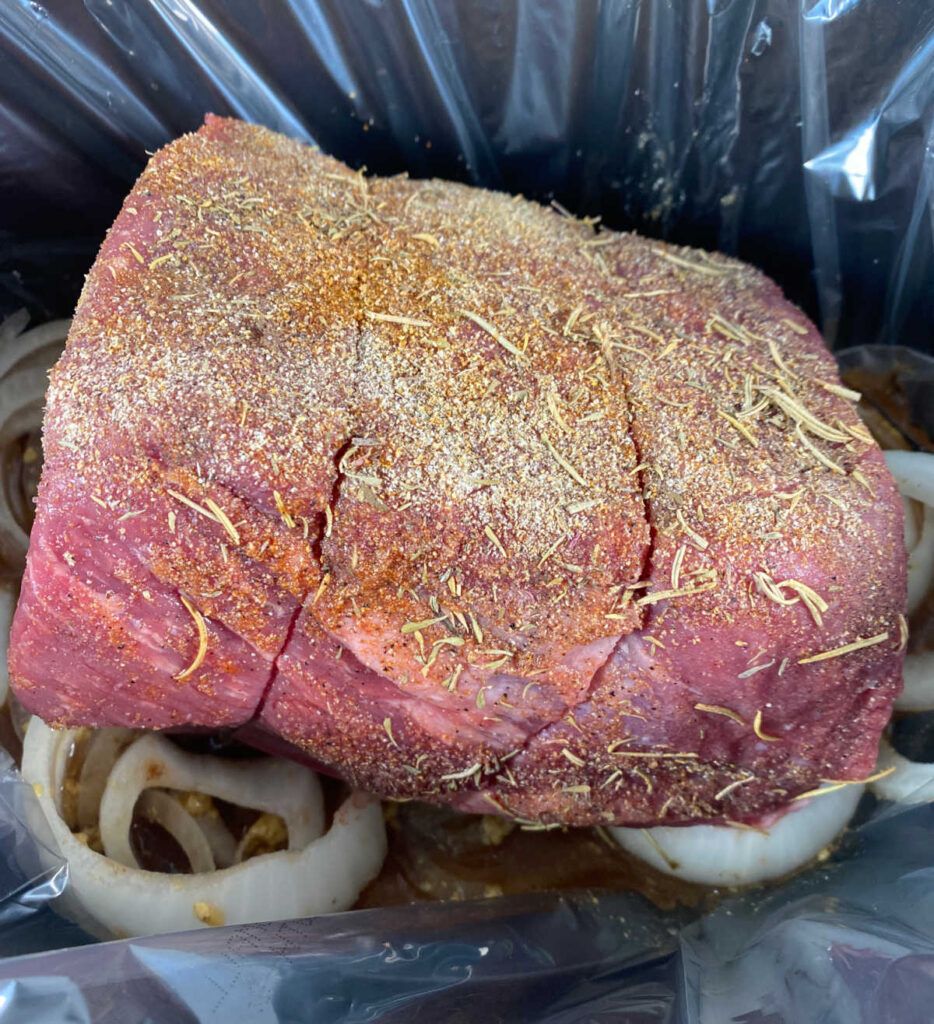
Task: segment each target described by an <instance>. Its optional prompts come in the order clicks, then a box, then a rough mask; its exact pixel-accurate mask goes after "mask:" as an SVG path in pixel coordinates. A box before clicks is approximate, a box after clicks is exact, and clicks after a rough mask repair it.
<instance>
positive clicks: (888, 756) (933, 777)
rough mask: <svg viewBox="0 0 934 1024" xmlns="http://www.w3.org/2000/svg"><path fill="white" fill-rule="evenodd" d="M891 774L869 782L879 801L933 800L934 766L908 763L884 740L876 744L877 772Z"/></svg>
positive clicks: (921, 802)
mask: <svg viewBox="0 0 934 1024" xmlns="http://www.w3.org/2000/svg"><path fill="white" fill-rule="evenodd" d="M888 768H893V769H894V771H892V772H889V774H888V775H883V776H882V777H881V778H879V779H876V780H875V781H874V782H873V783H872V791H873V792H874V793H875V794H876V796H878V797H880V798H881V799H882V800H893V801H895V802H896V803H900V804H926V803H929V802H930V801H931V800H934V764H925V763H924V762H922V761H909V760H908V758H907V757H903V756H902V755H901V754H899V753H898V751H897V750H895V748H894V747H893V746H892V744H891V743H889V741H888V740H886V739H884V738H883V740H882V742H881V743H880V744H879V762H878V764H877V765H876V769H877V772H884V771H885V770H886V769H888Z"/></svg>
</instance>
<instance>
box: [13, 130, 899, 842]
mask: <svg viewBox="0 0 934 1024" xmlns="http://www.w3.org/2000/svg"><path fill="white" fill-rule="evenodd" d="M44 449H45V453H46V465H45V469H44V473H43V479H42V484H41V488H40V493H39V501H38V510H37V517H36V525H35V527H34V531H33V536H32V546H31V551H30V556H29V563H28V568H27V574H26V579H25V582H24V587H23V595H22V598H21V602H20V606H19V609H18V611H17V615H16V619H15V623H14V630H13V639H12V645H11V655H10V666H11V674H12V679H13V685H14V687H15V689H16V692H17V695H18V696H19V697H20V699H21V700H22V701H23V703H24V704H25V705H26V706H27V707H28V708H29V709H30V710H32V711H34V712H35V713H37V714H39V715H41V716H42V717H43V718H45V719H46V720H47V721H51V722H54V723H61V724H68V725H94V726H99V725H113V724H126V725H131V726H137V727H144V728H154V729H158V728H168V727H174V726H202V727H209V728H218V727H238V726H239V727H244V735H249V736H253V737H254V738H259V739H260V740H262V737H263V734H266V735H267V736H270V738H271V735H270V734H277V735H278V736H280V737H282V738H284V739H285V740H286V741H288V743H290V744H292V745H293V746H294V747H296V748H300V749H301V750H302V752H303V755H304V756H307V757H310V758H311V759H312V760H314V761H315V762H316V763H318V764H320V765H321V766H322V767H324V768H325V769H327V770H329V771H332V772H334V773H335V774H338V775H340V776H342V777H344V778H346V779H348V780H349V781H351V782H353V783H354V784H356V785H359V786H361V787H363V788H366V789H369V790H372V791H374V792H377V793H380V794H383V795H386V796H390V797H395V798H400V799H405V798H412V797H415V798H420V799H428V800H433V801H437V802H443V803H450V804H453V805H455V806H457V807H460V808H463V809H467V810H474V811H481V812H486V813H490V812H498V813H503V814H508V815H512V816H514V817H516V818H519V819H521V820H523V821H526V822H531V823H542V824H548V823H552V822H566V823H570V824H590V823H600V822H618V823H623V824H643V823H654V822H660V821H664V822H667V823H678V822H690V821H700V820H706V821H724V820H727V821H730V820H735V821H754V820H758V819H761V818H762V817H763V815H767V814H768V813H769V812H770V811H771V810H773V809H774V808H776V807H777V806H779V805H781V804H783V803H785V802H787V800H788V799H789V798H790V797H792V796H794V795H796V794H798V793H801V792H804V791H806V790H808V789H811V788H813V787H815V786H816V785H819V783H820V780H821V779H827V778H831V779H838V778H839V779H856V778H860V777H862V776H864V775H865V774H867V773H868V772H869V771H870V770H871V768H872V765H873V763H874V758H875V749H876V745H877V741H878V736H879V733H880V731H881V729H882V727H883V725H884V723H885V722H886V720H887V718H888V716H889V713H890V710H891V704H892V700H893V698H894V696H895V695H896V693H897V691H898V687H899V685H900V671H901V652H902V649H903V646H904V635H903V630H904V619H903V617H902V614H901V613H902V612H903V611H904V599H905V552H904V546H903V541H902V525H901V523H902V517H901V508H900V502H899V499H898V496H897V494H896V492H895V489H894V485H893V483H892V480H891V478H890V477H889V475H888V473H887V471H886V469H885V465H884V462H883V459H882V456H881V453H880V452H879V450H878V448H877V447H876V446H875V444H874V443H873V442H872V440H871V438H870V437H869V436H868V434H867V433H866V431H865V429H864V428H863V427H862V426H861V424H860V421H859V419H858V418H857V416H856V414H855V411H854V406H853V401H852V395H851V394H849V393H847V392H846V391H845V389H842V388H841V387H840V384H839V380H838V378H837V374H836V368H835V365H834V361H833V359H832V357H831V356H830V354H829V353H828V352H827V351H826V350H825V349H824V347H823V345H822V342H821V340H820V337H819V335H818V334H817V332H816V330H815V329H814V327H813V326H812V325H811V324H810V323H809V322H808V321H807V320H806V319H805V317H804V316H803V315H802V314H801V313H800V311H799V310H797V309H796V308H795V307H794V306H792V305H790V304H789V303H788V302H786V301H785V300H784V298H783V297H782V296H781V294H780V292H779V290H778V289H777V287H776V286H775V285H774V284H773V283H771V282H770V281H769V280H767V279H766V278H764V277H763V276H762V275H761V274H760V273H758V272H757V271H755V270H753V269H752V268H750V267H748V266H746V265H744V264H742V263H739V262H737V261H735V260H730V259H727V258H726V257H723V256H719V255H717V256H712V255H709V254H707V253H702V252H698V251H693V250H688V249H678V248H674V247H672V246H669V245H666V244H664V243H661V242H653V241H648V240H646V239H642V238H639V237H637V236H634V235H625V234H617V233H614V232H609V231H600V232H597V231H596V230H595V229H594V227H593V226H592V225H590V224H587V223H584V222H580V221H575V220H571V219H568V218H564V217H562V216H560V215H559V214H557V213H555V212H554V211H551V210H548V209H543V208H541V207H539V206H537V205H536V204H534V203H530V202H527V201H525V200H523V199H521V198H514V197H510V196H506V195H501V194H498V193H493V192H486V191H482V190H479V189H474V188H470V187H467V186H463V185H456V184H451V183H447V182H438V181H410V180H408V179H406V178H391V179H374V178H366V177H364V176H362V175H361V174H356V173H354V172H352V171H350V170H349V169H347V168H346V167H344V166H343V165H341V164H340V163H338V162H336V161H334V160H331V159H329V158H328V157H325V156H322V155H321V154H319V153H317V152H315V151H313V150H310V149H307V148H305V147H302V146H300V145H298V144H297V143H294V142H291V141H290V140H288V139H285V138H284V137H282V136H279V135H276V134H274V133H272V132H269V131H267V130H265V129H262V128H258V127H254V126H250V125H246V124H243V123H240V122H237V121H231V120H223V119H219V118H213V117H210V118H208V121H207V123H206V125H205V127H204V128H202V129H201V131H199V132H198V133H196V134H194V135H189V136H185V137H184V138H182V139H180V140H178V141H177V142H175V143H172V144H171V145H170V146H168V147H166V148H165V149H163V150H162V151H160V152H159V153H157V154H156V156H155V157H154V158H153V159H152V161H151V162H150V164H149V166H148V167H147V169H146V171H145V172H144V174H143V175H142V177H141V178H140V180H139V182H138V183H137V185H136V187H135V188H134V190H133V191H132V192H131V194H130V196H129V197H128V198H127V200H126V203H125V204H124V207H123V209H122V211H121V213H120V215H119V217H118V218H117V221H116V223H115V224H114V226H113V228H112V229H111V231H110V233H109V235H108V237H107V240H106V242H105V243H104V246H103V248H102V249H101V252H100V255H99V257H98V259H97V262H96V263H95V265H94V267H93V269H92V270H91V272H90V274H89V276H88V279H87V283H86V285H85V288H84V291H83V294H82V297H81V300H80V302H79V305H78V309H77V312H76V315H75V320H74V325H73V327H72V331H71V334H70V337H69V341H68V346H67V349H66V352H65V355H64V356H63V358H62V360H61V362H60V363H59V365H58V367H57V368H56V370H55V371H54V373H53V376H52V384H51V389H50V392H49V400H48V409H47V415H46V425H45V439H44Z"/></svg>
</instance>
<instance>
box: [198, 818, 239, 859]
mask: <svg viewBox="0 0 934 1024" xmlns="http://www.w3.org/2000/svg"><path fill="white" fill-rule="evenodd" d="M195 821H196V822H197V824H198V828H200V829H201V831H202V833H203V834H204V838H205V839H206V840H207V843H208V846H210V848H211V855H212V856H213V858H214V865H215V867H218V868H229V867H230V866H231V864H236V863H237V841H236V840H235V839H234V837H233V836H232V835H231V834H230V829H229V828H227V826H226V825H225V824H224V822H223V821H222V820H221V817H220V815H219V814H204V815H201V816H200V817H197V818H195Z"/></svg>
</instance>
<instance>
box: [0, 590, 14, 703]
mask: <svg viewBox="0 0 934 1024" xmlns="http://www.w3.org/2000/svg"><path fill="white" fill-rule="evenodd" d="M15 608H16V597H15V594H14V591H13V588H12V587H8V586H6V587H5V586H0V706H2V705H3V702H4V701H5V700H6V698H7V694H8V693H9V692H10V670H9V669H8V668H7V651H8V650H9V647H10V626H11V625H12V623H13V611H14V609H15Z"/></svg>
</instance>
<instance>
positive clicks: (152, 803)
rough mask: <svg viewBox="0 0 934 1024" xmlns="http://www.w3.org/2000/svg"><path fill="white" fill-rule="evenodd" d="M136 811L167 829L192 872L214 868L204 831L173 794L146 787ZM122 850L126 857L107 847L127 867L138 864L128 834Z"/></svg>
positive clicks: (114, 858) (133, 866)
mask: <svg viewBox="0 0 934 1024" xmlns="http://www.w3.org/2000/svg"><path fill="white" fill-rule="evenodd" d="M136 811H137V813H139V814H141V815H142V816H143V817H144V818H148V819H149V821H152V822H155V823H156V824H157V825H161V826H162V828H164V829H165V830H166V832H168V833H169V835H170V836H171V837H172V838H173V839H174V840H175V842H177V843H178V845H179V846H180V847H181V848H182V852H183V853H184V854H185V856H186V857H187V858H188V865H189V867H190V868H191V870H192V871H193V872H195V873H198V872H201V871H213V870H214V855H213V854H212V853H211V847H210V846H209V845H208V841H207V839H206V838H205V835H204V833H203V832H202V831H201V829H200V828H198V822H197V821H195V819H194V818H193V817H192V816H191V815H190V814H189V813H188V811H186V810H185V808H184V807H182V805H181V804H180V803H179V802H178V801H177V800H176V799H175V798H174V797H172V796H169V794H168V793H163V792H162V790H160V789H147V790H146V792H145V793H143V794H142V795H141V796H140V798H139V800H138V802H137V804H136ZM126 853H128V854H129V856H128V858H127V859H126V860H124V858H123V857H114V856H113V854H112V853H110V851H108V856H109V857H111V858H112V859H113V860H117V861H119V862H120V863H121V864H126V865H127V867H131V868H135V867H139V862H138V861H137V859H136V856H135V854H134V853H133V850H132V847H131V845H130V842H129V837H127V844H126Z"/></svg>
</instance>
